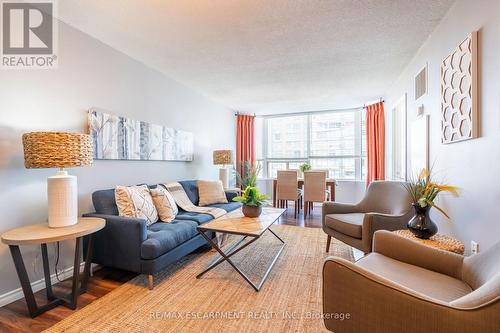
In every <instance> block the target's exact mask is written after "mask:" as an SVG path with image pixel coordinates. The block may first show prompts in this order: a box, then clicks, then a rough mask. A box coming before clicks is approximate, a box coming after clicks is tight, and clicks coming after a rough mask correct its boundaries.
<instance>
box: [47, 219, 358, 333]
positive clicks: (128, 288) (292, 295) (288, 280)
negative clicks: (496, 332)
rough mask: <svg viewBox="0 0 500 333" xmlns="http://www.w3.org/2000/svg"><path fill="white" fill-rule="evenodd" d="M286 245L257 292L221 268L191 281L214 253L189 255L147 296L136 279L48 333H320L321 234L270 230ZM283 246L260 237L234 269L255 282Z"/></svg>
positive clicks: (334, 251)
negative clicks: (237, 269) (242, 272)
mask: <svg viewBox="0 0 500 333" xmlns="http://www.w3.org/2000/svg"><path fill="white" fill-rule="evenodd" d="M272 229H273V230H274V231H275V232H276V233H277V234H278V235H279V236H281V237H282V238H283V239H284V240H285V241H286V242H287V245H286V247H285V249H284V250H283V253H282V254H281V256H280V258H279V259H278V261H277V263H276V265H275V266H274V268H273V270H272V271H271V273H270V275H269V278H268V280H267V281H266V282H265V284H264V286H263V287H262V289H261V290H260V292H255V291H254V290H253V289H252V288H251V287H250V285H249V284H248V283H247V282H246V281H244V280H243V278H242V277H241V276H240V275H239V274H237V273H236V272H235V271H234V270H233V269H232V267H231V266H230V265H229V264H228V263H226V262H224V263H222V264H220V265H219V266H218V267H216V268H215V269H213V270H212V271H210V272H208V273H207V274H205V275H204V276H203V277H202V278H201V279H196V275H197V274H198V273H199V272H201V271H202V270H203V269H204V268H205V267H206V265H207V264H208V263H210V262H211V260H213V258H214V256H215V255H216V252H214V251H213V250H212V251H200V252H199V253H195V254H191V255H189V256H187V257H185V258H184V259H182V260H181V261H179V262H177V263H176V264H174V265H172V266H170V267H168V268H167V269H165V270H164V271H162V272H161V273H159V274H157V275H156V276H155V287H154V289H153V290H148V288H147V287H146V282H147V281H146V277H145V276H143V275H140V276H138V277H136V278H134V279H132V280H130V281H129V282H127V283H125V284H124V285H122V286H120V287H118V288H117V289H115V290H113V291H112V292H110V293H109V294H107V295H105V296H104V297H102V298H100V299H98V300H96V301H94V302H93V303H91V304H89V305H88V306H86V307H85V308H83V309H81V310H79V311H78V312H76V313H74V314H73V315H71V316H69V317H67V318H66V319H64V320H63V321H61V322H59V323H57V324H56V325H55V326H53V327H51V328H50V329H48V330H46V332H219V333H222V332H324V331H326V329H325V328H324V325H323V321H322V319H321V302H322V300H321V271H322V266H323V261H324V259H325V258H326V257H327V256H328V255H327V254H326V253H325V247H326V236H325V234H324V233H323V231H322V230H321V229H316V228H301V227H295V226H286V225H274V226H272ZM280 244H281V243H279V241H278V240H277V239H276V238H274V236H272V235H271V234H270V233H266V234H265V235H263V236H262V238H261V239H259V240H257V241H256V242H254V243H253V244H251V245H250V246H249V247H247V248H246V249H244V250H243V251H241V252H239V253H238V254H236V255H235V256H234V257H233V258H234V262H236V263H237V265H239V267H240V268H241V269H242V270H243V271H244V272H245V273H248V275H249V276H250V278H251V279H252V280H253V281H258V280H259V278H260V277H261V276H262V275H263V274H264V271H265V269H266V268H267V267H268V265H269V263H270V262H271V260H272V258H273V256H274V254H275V253H276V251H277V249H278V248H279V246H280ZM329 255H336V256H340V257H343V258H345V259H348V260H353V257H352V252H351V249H350V247H348V246H347V245H345V244H343V243H341V242H339V241H337V240H335V239H332V244H331V247H330V254H329Z"/></svg>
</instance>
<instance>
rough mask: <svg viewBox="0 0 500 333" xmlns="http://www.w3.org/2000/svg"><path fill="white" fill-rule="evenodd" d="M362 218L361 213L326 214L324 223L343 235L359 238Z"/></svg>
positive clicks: (363, 215)
mask: <svg viewBox="0 0 500 333" xmlns="http://www.w3.org/2000/svg"><path fill="white" fill-rule="evenodd" d="M364 218H365V214H363V213H351V214H328V215H326V216H325V224H326V226H327V227H329V228H332V229H333V230H335V231H338V232H340V233H343V234H344V235H347V236H351V237H354V238H359V239H361V238H362V231H363V219H364Z"/></svg>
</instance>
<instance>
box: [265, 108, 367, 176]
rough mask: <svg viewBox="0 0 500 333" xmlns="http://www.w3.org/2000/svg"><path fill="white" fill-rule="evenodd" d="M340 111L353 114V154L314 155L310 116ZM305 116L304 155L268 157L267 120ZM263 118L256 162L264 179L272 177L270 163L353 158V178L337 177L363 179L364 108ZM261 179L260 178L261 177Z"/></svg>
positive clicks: (287, 163) (364, 157)
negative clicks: (259, 154)
mask: <svg viewBox="0 0 500 333" xmlns="http://www.w3.org/2000/svg"><path fill="white" fill-rule="evenodd" d="M337 112H338V113H340V112H344V113H345V112H352V113H354V114H355V129H354V131H355V132H354V147H355V148H354V155H352V154H350V155H335V156H322V155H320V156H316V155H311V130H312V116H314V115H318V114H331V113H337ZM301 115H302V116H304V115H305V116H307V117H306V119H307V142H306V157H303V158H298V157H290V158H287V157H284V158H277V157H268V145H267V144H268V142H269V141H268V136H269V127H268V120H269V119H273V118H287V117H294V116H301ZM260 117H261V118H263V123H262V126H263V128H262V138H261V143H260V144H261V145H262V149H261V152H262V156H259V157H258V159H257V163H259V164H260V165H261V166H262V175H263V178H264V179H270V178H273V177H272V175H270V174H269V172H270V168H269V164H270V163H286V166H287V168H288V165H289V164H290V163H297V162H299V163H300V162H303V163H304V162H308V163H310V161H311V160H319V159H325V160H328V159H346V158H347V159H354V168H355V177H354V179H339V180H347V181H363V180H364V177H363V163H362V161H363V160H366V158H367V157H366V150H365V155H363V145H366V142H364V141H366V137H363V133H362V128H363V125H364V122H365V121H366V119H365V118H366V117H365V111H364V108H352V109H342V110H325V111H310V112H298V113H289V114H276V115H266V116H260ZM261 179H262V178H261Z"/></svg>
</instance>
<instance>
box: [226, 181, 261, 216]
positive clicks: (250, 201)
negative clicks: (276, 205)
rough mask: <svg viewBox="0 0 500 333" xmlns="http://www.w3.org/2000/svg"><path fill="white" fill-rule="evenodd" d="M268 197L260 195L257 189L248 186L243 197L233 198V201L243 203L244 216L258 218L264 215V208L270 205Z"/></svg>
mask: <svg viewBox="0 0 500 333" xmlns="http://www.w3.org/2000/svg"><path fill="white" fill-rule="evenodd" d="M267 199H268V196H267V195H265V194H262V193H260V191H259V189H258V188H257V187H253V186H247V188H246V189H245V191H244V192H243V194H242V195H241V196H237V197H235V198H233V201H236V202H241V203H243V207H242V211H243V215H245V216H247V217H258V216H260V214H261V213H262V206H263V205H266V204H267V203H268V201H267Z"/></svg>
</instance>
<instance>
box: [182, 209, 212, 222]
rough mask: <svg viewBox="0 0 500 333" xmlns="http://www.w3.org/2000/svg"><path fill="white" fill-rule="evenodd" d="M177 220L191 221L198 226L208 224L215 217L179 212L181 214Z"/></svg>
mask: <svg viewBox="0 0 500 333" xmlns="http://www.w3.org/2000/svg"><path fill="white" fill-rule="evenodd" d="M175 219H176V220H181V221H185V220H190V221H195V222H196V223H198V224H203V223H207V222H208V221H211V220H213V219H214V217H213V216H212V215H210V214H200V213H192V212H186V211H179V214H177V216H176V217H175Z"/></svg>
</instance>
